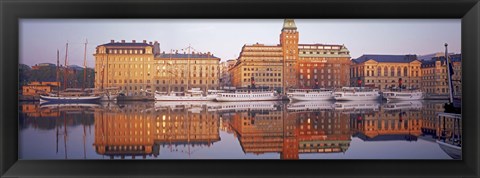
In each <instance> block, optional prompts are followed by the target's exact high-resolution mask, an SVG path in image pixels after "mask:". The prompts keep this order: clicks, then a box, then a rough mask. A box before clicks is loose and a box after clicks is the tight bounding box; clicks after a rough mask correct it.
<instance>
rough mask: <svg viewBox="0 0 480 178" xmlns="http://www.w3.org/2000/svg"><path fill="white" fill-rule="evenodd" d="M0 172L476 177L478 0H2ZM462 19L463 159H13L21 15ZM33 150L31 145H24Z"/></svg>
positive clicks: (479, 73) (479, 46)
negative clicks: (29, 146)
mask: <svg viewBox="0 0 480 178" xmlns="http://www.w3.org/2000/svg"><path fill="white" fill-rule="evenodd" d="M0 12H1V13H0V18H1V25H0V26H1V33H0V36H1V37H0V41H1V43H0V45H1V46H0V49H1V51H0V53H1V55H0V56H1V59H0V68H1V69H0V89H1V92H0V100H1V101H0V106H1V107H0V163H1V165H0V175H1V176H2V177H32V176H38V177H67V176H79V177H80V176H87V177H97V176H98V177H100V176H125V177H132V176H139V177H145V176H158V177H244V176H255V177H320V176H323V177H325V176H328V177H333V176H343V177H357V176H364V177H375V176H389V177H394V176H395V177H407V176H409V177H410V176H417V177H427V176H429V177H477V176H479V175H480V172H479V159H478V158H479V150H480V149H479V146H480V144H479V143H480V142H479V130H480V125H479V121H478V120H479V119H480V110H479V105H478V103H479V100H480V98H479V95H478V94H479V91H480V88H479V85H480V84H479V81H480V80H479V79H480V78H479V77H480V70H478V69H480V63H479V60H480V3H479V0H355V1H354V0H337V1H333V0H315V1H309V0H302V1H294V0H282V1H280V0H259V1H254V0H224V1H219V0H201V1H193V0H180V1H173V0H161V1H150V0H143V1H134V0H127V1H118V0H117V1H108V0H100V1H95V0H81V1H79V0H63V1H60V0H39V1H31V0H17V1H15V0H1V1H0ZM287 17H288V18H355V19H358V18H384V19H385V18H387V19H388V18H406V19H414V18H428V19H435V18H461V19H462V55H463V59H462V60H463V64H462V68H463V78H462V81H463V82H462V83H463V85H464V86H463V87H462V88H463V91H462V93H463V95H464V96H463V101H462V102H463V103H462V106H463V108H462V111H463V115H462V117H463V121H462V122H463V123H462V124H463V132H464V133H463V139H464V141H463V150H462V151H463V159H462V160H401V161H400V160H297V161H286V160H283V161H279V160H255V161H253V160H209V161H205V160H184V161H182V160H173V161H168V160H155V161H151V160H123V161H117V160H86V161H78V160H72V161H70V160H55V161H53V160H49V161H40V160H38V161H34V160H28V161H27V160H18V156H17V152H18V145H17V142H18V119H17V118H18V117H17V116H18V94H17V91H18V90H17V86H18V85H17V84H18V76H17V71H18V70H17V69H18V56H19V45H18V43H19V24H18V23H19V21H18V20H19V19H20V18H287ZM31 149H35V148H31Z"/></svg>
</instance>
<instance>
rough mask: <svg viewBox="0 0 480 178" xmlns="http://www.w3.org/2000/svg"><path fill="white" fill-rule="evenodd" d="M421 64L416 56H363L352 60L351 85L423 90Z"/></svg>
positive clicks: (382, 88) (381, 88)
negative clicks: (400, 86)
mask: <svg viewBox="0 0 480 178" xmlns="http://www.w3.org/2000/svg"><path fill="white" fill-rule="evenodd" d="M421 64H422V63H421V62H420V61H419V60H417V57H416V55H362V56H361V57H359V58H357V59H353V60H352V65H351V67H350V85H351V86H368V87H374V88H378V89H380V90H386V89H388V88H391V87H399V85H402V87H405V88H421V82H422V73H421V68H420V67H421Z"/></svg>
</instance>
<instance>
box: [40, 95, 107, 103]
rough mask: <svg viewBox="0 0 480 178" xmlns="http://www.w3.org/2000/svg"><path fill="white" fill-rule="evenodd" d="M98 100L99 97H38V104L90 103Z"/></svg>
mask: <svg viewBox="0 0 480 178" xmlns="http://www.w3.org/2000/svg"><path fill="white" fill-rule="evenodd" d="M100 99H101V96H65V97H64V96H60V97H56V96H40V102H49V103H92V102H98V101H100Z"/></svg>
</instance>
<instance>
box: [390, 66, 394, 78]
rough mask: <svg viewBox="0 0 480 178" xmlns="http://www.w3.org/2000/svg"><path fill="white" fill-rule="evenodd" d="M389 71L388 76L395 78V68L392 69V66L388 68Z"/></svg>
mask: <svg viewBox="0 0 480 178" xmlns="http://www.w3.org/2000/svg"><path fill="white" fill-rule="evenodd" d="M390 70H391V71H390V76H391V77H394V76H395V67H393V66H392V67H390Z"/></svg>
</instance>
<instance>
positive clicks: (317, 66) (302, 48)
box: [298, 44, 350, 88]
mask: <svg viewBox="0 0 480 178" xmlns="http://www.w3.org/2000/svg"><path fill="white" fill-rule="evenodd" d="M298 49H299V61H298V63H299V78H298V80H299V88H319V87H320V88H339V87H343V86H348V85H350V77H349V75H350V73H349V69H350V51H349V50H348V49H347V48H346V47H345V46H344V45H326V44H300V45H299V46H298Z"/></svg>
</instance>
